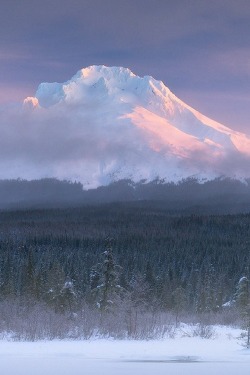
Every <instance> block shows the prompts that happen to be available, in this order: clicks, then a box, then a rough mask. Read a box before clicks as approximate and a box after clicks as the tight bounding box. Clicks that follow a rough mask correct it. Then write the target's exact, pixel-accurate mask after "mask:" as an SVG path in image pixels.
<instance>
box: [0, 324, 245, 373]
mask: <svg viewBox="0 0 250 375" xmlns="http://www.w3.org/2000/svg"><path fill="white" fill-rule="evenodd" d="M239 336H240V330H236V329H225V328H220V327H217V328H216V336H215V337H214V338H213V339H202V338H200V337H181V335H180V336H179V337H176V338H175V339H164V340H158V341H115V340H91V341H47V342H46V341H42V342H11V341H7V340H2V341H0V373H1V375H52V374H53V375H57V374H58V375H69V374H72V375H78V374H79V375H80V374H81V375H82V374H84V375H96V374H102V375H106V374H108V375H114V374H115V375H116V374H117V375H118V374H119V375H125V374H126V375H127V374H130V375H133V374H137V375H140V374H142V375H151V374H158V375H161V374H162V375H163V374H170V375H177V374H178V375H181V374H185V375H189V374H192V375H196V374H197V375H198V374H199V375H200V374H203V375H207V374H220V375H224V374H225V375H235V374H237V373H239V374H241V375H249V374H250V349H246V348H245V347H244V346H242V341H241V340H239V339H238V337H239Z"/></svg>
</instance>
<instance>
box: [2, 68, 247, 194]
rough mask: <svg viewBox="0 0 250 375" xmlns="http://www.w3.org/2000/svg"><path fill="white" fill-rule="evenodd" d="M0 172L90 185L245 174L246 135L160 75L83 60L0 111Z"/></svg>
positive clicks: (28, 177) (9, 175)
mask: <svg viewBox="0 0 250 375" xmlns="http://www.w3.org/2000/svg"><path fill="white" fill-rule="evenodd" d="M0 131H1V138H0V160H1V161H0V176H1V178H18V177H20V178H25V179H34V178H35V179H37V178H43V177H56V178H59V179H71V180H78V181H81V182H82V183H83V184H84V186H86V187H96V186H99V185H105V184H108V183H109V182H111V181H113V180H117V179H122V178H131V179H132V180H134V181H135V182H137V181H139V180H141V179H147V180H153V179H155V178H157V177H159V178H164V179H166V180H167V181H178V180H180V179H182V178H187V177H190V176H193V177H197V178H206V179H212V178H215V177H219V176H229V177H235V178H241V179H243V178H246V177H250V168H249V162H250V138H249V137H248V136H247V135H245V134H243V133H240V132H237V131H235V130H232V129H229V128H228V127H226V126H224V125H222V124H220V123H218V122H216V121H213V120H211V119H209V118H207V117H206V116H203V115H202V114H201V113H199V112H198V111H196V110H195V109H193V108H191V107H190V106H188V105H187V104H185V103H184V102H183V101H181V100H180V99H178V98H177V97H176V96H175V95H174V94H173V93H172V92H171V91H170V90H169V89H168V88H167V87H166V86H165V85H164V84H163V82H161V81H157V80H155V79H154V78H152V77H150V76H145V77H138V76H136V75H135V74H133V73H132V72H131V71H130V70H129V69H127V68H122V67H106V66H90V67H88V68H84V69H82V70H80V71H79V72H78V73H77V74H76V75H75V76H73V77H72V78H71V79H70V80H69V81H67V82H64V83H57V82H54V83H41V84H40V85H39V87H38V89H37V92H36V94H35V96H34V97H27V98H26V99H25V100H24V102H23V104H20V106H16V107H10V106H8V107H6V108H2V109H1V111H0Z"/></svg>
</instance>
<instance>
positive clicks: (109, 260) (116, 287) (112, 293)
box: [92, 239, 123, 312]
mask: <svg viewBox="0 0 250 375" xmlns="http://www.w3.org/2000/svg"><path fill="white" fill-rule="evenodd" d="M103 257H104V261H103V263H99V264H98V265H97V266H96V267H95V269H96V270H95V272H93V269H92V275H95V278H96V281H97V280H98V279H99V283H98V285H97V286H96V287H95V288H94V289H93V290H92V293H94V295H95V300H96V304H97V307H98V308H99V309H100V310H101V311H102V312H103V311H111V310H112V306H114V305H115V302H116V300H117V299H118V297H119V296H120V295H121V292H122V289H123V288H122V287H121V286H120V284H119V271H120V269H121V268H120V266H119V265H118V264H116V263H115V260H114V256H113V251H112V241H111V240H110V239H107V240H106V249H105V251H104V252H103ZM97 276H98V277H97Z"/></svg>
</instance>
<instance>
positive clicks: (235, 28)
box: [0, 0, 250, 135]
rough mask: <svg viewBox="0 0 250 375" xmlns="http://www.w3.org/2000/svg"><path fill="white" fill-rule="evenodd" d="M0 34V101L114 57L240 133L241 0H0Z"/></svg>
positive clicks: (243, 99) (246, 68)
mask: <svg viewBox="0 0 250 375" xmlns="http://www.w3.org/2000/svg"><path fill="white" fill-rule="evenodd" d="M0 35H1V38H0V64H1V65H0V87H1V90H0V104H3V103H8V102H10V101H17V100H18V101H22V100H23V98H24V97H26V96H32V95H34V94H35V91H36V88H37V86H38V84H39V83H40V82H53V81H57V82H63V81H66V80H68V79H70V78H71V77H72V75H74V74H75V73H76V72H77V71H78V70H79V69H81V68H83V67H86V66H89V65H93V64H96V65H99V64H104V65H108V66H114V65H115V66H124V67H129V68H130V69H131V70H132V71H133V72H134V73H136V74H138V75H152V76H153V77H154V78H156V79H160V80H162V81H164V83H165V84H166V86H168V87H169V88H170V89H171V90H172V91H173V92H174V93H175V94H176V95H177V96H178V97H180V98H181V99H182V100H184V101H185V102H187V103H188V104H189V105H191V106H193V107H194V108H196V109H198V110H199V111H200V112H202V113H204V114H205V115H207V116H209V117H211V118H213V119H216V120H217V121H220V122H222V123H224V124H225V125H227V126H230V127H232V128H234V129H239V130H241V131H245V132H246V133H247V134H248V135H249V134H250V122H249V117H250V105H249V102H250V92H249V87H250V1H249V0H237V1H236V0H70V1H69V0H53V1H52V0H43V1H37V0H1V4H0Z"/></svg>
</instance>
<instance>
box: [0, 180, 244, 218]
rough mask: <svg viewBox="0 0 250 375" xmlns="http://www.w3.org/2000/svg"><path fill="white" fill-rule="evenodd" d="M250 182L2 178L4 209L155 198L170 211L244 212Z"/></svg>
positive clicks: (0, 191)
mask: <svg viewBox="0 0 250 375" xmlns="http://www.w3.org/2000/svg"><path fill="white" fill-rule="evenodd" d="M249 182H250V181H249V180H246V181H244V182H240V181H238V180H233V179H229V178H217V179H215V180H212V181H203V183H200V182H199V181H197V180H196V179H195V178H188V179H186V180H182V181H180V182H178V183H167V182H165V181H164V180H159V179H158V180H154V181H151V182H146V181H141V182H139V183H134V182H132V181H131V180H120V181H117V182H113V183H111V184H110V185H108V186H101V187H98V188H97V189H90V190H84V189H83V186H82V185H81V183H79V182H74V183H73V182H69V181H59V180H56V179H48V178H47V179H42V180H33V181H26V180H1V181H0V208H8V209H9V208H11V209H14V208H44V207H47V208H52V207H54V208H58V207H70V206H71V207H72V206H78V205H82V204H100V203H111V202H135V201H153V202H160V206H162V205H164V207H165V208H166V209H168V210H175V211H176V210H178V211H182V212H185V211H187V212H189V213H192V212H193V213H198V212H200V213H242V212H249V210H250V183H249Z"/></svg>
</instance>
